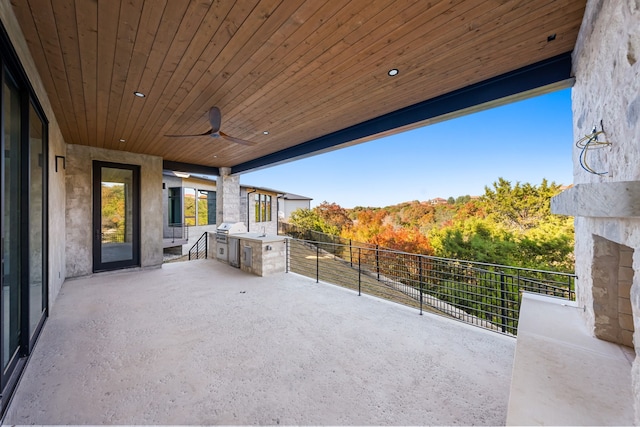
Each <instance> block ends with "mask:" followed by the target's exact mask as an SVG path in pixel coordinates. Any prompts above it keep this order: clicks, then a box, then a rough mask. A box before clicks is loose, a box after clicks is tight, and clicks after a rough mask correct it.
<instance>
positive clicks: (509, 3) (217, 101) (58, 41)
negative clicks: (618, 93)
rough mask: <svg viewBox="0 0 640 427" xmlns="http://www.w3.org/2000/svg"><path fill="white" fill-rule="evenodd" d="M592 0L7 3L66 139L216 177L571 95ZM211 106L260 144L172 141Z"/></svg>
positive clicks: (230, 127)
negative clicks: (543, 97) (550, 93)
mask: <svg viewBox="0 0 640 427" xmlns="http://www.w3.org/2000/svg"><path fill="white" fill-rule="evenodd" d="M585 3H586V2H585V0H555V1H552V0H531V1H528V2H521V1H517V0H501V1H486V2H464V1H456V2H450V1H434V2H413V1H406V2H405V1H401V2H398V1H397V0H383V1H379V2H374V3H373V4H372V3H371V2H364V1H351V2H347V3H331V2H317V1H314V0H300V1H296V2H282V3H281V2H277V1H271V0H254V1H250V0H241V1H236V2H222V3H217V2H214V3H212V2H208V1H205V2H173V1H171V2H143V1H133V2H131V1H125V0H120V1H110V2H69V3H68V2H49V1H42V0H29V1H17V0H14V1H12V2H11V5H12V7H13V11H14V12H15V15H16V17H17V22H18V23H19V25H20V27H21V29H22V32H23V33H24V36H25V38H26V41H27V44H28V46H29V50H30V51H31V54H32V56H33V59H34V62H35V65H36V67H37V69H38V72H39V74H40V75H41V76H42V79H43V84H44V87H45V89H46V91H47V93H48V95H49V98H50V99H51V103H52V108H53V110H54V112H55V115H56V118H57V121H58V123H59V125H60V129H61V132H62V134H63V136H64V139H65V141H66V142H67V143H69V144H81V145H88V146H92V147H100V148H106V149H111V150H122V151H129V152H133V153H140V154H148V155H154V156H160V157H162V158H163V159H164V161H165V162H166V163H165V165H174V166H176V167H180V168H182V169H183V170H186V171H196V170H206V171H207V173H208V174H211V173H212V172H215V171H216V168H222V167H224V168H230V170H231V172H232V173H242V172H246V171H250V170H253V169H256V168H262V167H266V166H269V165H272V164H276V163H281V162H286V161H290V160H292V159H297V158H301V157H305V156H309V155H312V154H315V153H319V152H323V151H327V150H331V149H336V148H340V147H343V146H348V145H352V144H356V143H360V142H364V141H367V140H370V139H373V138H377V137H380V136H383V135H388V134H392V133H397V132H400V131H403V130H406V129H409V128H411V127H416V126H421V125H425V124H429V123H433V122H435V121H438V120H443V119H447V118H450V117H455V116H456V115H459V114H464V113H468V112H472V111H476V110H477V109H480V108H488V107H490V106H492V105H498V104H500V103H504V102H510V101H513V100H515V99H519V98H520V97H523V96H527V95H529V96H531V95H534V94H536V93H541V92H544V91H546V90H553V89H555V88H559V87H566V86H568V85H571V83H572V80H571V52H572V50H573V48H574V46H575V43H576V39H577V34H578V30H579V28H580V24H581V22H582V17H583V14H584V8H585ZM392 69H395V70H397V73H396V74H395V75H391V74H393V73H391V74H389V73H388V72H389V71H390V70H392ZM134 93H139V94H140V95H145V96H144V97H138V96H135V95H134ZM212 106H217V107H219V108H220V110H221V112H222V121H221V127H220V130H221V131H223V132H224V133H226V134H228V135H231V136H233V137H236V138H241V139H244V140H248V141H252V142H254V143H255V144H254V145H242V144H237V143H234V142H232V141H228V140H225V139H224V138H215V139H214V138H210V137H208V136H207V135H204V136H195V137H189V138H172V137H167V135H185V134H203V133H207V130H208V129H209V128H210V127H211V126H210V124H209V120H208V112H209V109H210V108H211V107H212Z"/></svg>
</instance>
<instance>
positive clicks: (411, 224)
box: [289, 178, 574, 272]
mask: <svg viewBox="0 0 640 427" xmlns="http://www.w3.org/2000/svg"><path fill="white" fill-rule="evenodd" d="M560 191H561V186H560V185H558V184H556V183H554V182H551V183H549V182H547V180H546V179H543V180H542V183H541V184H540V185H532V184H529V183H525V184H521V183H519V182H517V183H516V184H515V185H512V183H511V182H510V181H507V180H505V179H503V178H499V179H498V181H497V182H494V183H493V184H492V186H491V187H485V192H484V194H483V195H482V196H481V197H479V198H471V197H469V196H461V197H458V198H457V199H454V198H453V197H450V198H449V199H448V200H447V203H440V204H433V203H432V202H420V201H417V200H416V201H412V202H405V203H400V204H398V205H394V206H387V207H384V208H377V207H376V208H373V207H356V208H353V209H346V208H343V207H341V206H339V205H337V204H336V203H328V202H326V201H325V202H323V203H322V204H320V205H319V206H316V207H315V208H313V209H298V210H296V211H294V212H293V213H292V214H291V218H290V219H289V222H290V223H292V224H294V225H296V226H298V227H303V228H307V229H310V230H315V231H320V232H323V233H327V234H332V235H336V236H340V237H342V238H345V239H350V240H352V241H355V242H363V243H370V244H376V245H379V246H380V247H383V248H389V249H395V250H400V251H404V252H411V253H418V254H425V255H433V256H437V257H443V258H455V259H464V260H469V261H477V262H486V263H492V264H503V265H512V266H518V267H524V268H532V269H540V270H552V271H559V272H573V270H574V257H573V244H574V228H573V218H571V217H567V216H560V215H554V214H552V213H551V210H550V200H551V197H553V196H555V195H556V194H558V193H559V192H560Z"/></svg>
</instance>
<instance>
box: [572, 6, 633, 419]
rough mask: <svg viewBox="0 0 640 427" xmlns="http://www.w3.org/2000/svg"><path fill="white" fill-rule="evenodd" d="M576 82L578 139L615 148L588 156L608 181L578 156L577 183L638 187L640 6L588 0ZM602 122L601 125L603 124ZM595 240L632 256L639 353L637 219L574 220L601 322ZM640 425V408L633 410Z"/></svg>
mask: <svg viewBox="0 0 640 427" xmlns="http://www.w3.org/2000/svg"><path fill="white" fill-rule="evenodd" d="M573 68H574V74H575V77H576V83H575V86H574V88H573V93H572V104H573V113H574V138H575V139H576V140H577V139H579V138H582V137H583V136H585V135H588V134H589V133H591V130H592V128H593V127H594V126H597V127H598V130H601V129H602V127H603V128H604V131H605V132H606V139H607V140H608V141H609V142H611V147H610V148H603V149H596V150H591V151H590V152H589V153H588V158H587V160H588V163H589V165H590V166H591V167H593V169H594V170H596V171H598V172H608V173H607V174H605V175H594V174H590V173H588V172H586V171H584V170H583V169H582V167H581V166H580V164H579V161H578V156H579V154H580V150H578V149H574V153H573V156H574V182H575V183H576V184H578V183H600V182H615V181H640V150H639V149H638V147H639V146H640V2H638V1H637V0H619V1H617V0H616V1H612V0H589V1H588V2H587V9H586V12H585V17H584V20H583V24H582V27H581V29H580V35H579V37H578V41H577V44H576V48H575V50H574V54H573ZM601 123H602V125H601ZM594 235H598V236H602V237H604V238H606V239H608V240H611V241H613V242H616V243H619V244H622V245H626V246H628V247H630V248H632V249H633V250H634V257H633V267H634V270H635V272H636V274H635V275H634V279H633V284H632V287H631V300H632V306H633V309H634V327H635V334H634V342H635V344H634V345H635V350H636V353H638V351H639V350H640V347H639V344H640V316H639V314H640V277H639V276H640V274H638V272H640V219H638V218H625V219H616V218H586V217H578V218H576V251H575V252H576V274H577V276H578V281H577V298H578V302H579V304H580V305H581V306H583V307H585V320H586V322H587V324H588V325H589V326H590V327H592V328H594V327H595V324H596V322H598V319H597V315H596V313H594V304H593V293H592V289H593V273H594V272H593V269H592V260H593V257H594V237H593V236H594ZM632 377H633V388H634V394H635V401H636V402H640V364H639V363H638V359H637V358H636V360H635V362H634V364H633V368H632ZM635 411H636V419H635V420H636V424H640V404H638V403H636V408H635Z"/></svg>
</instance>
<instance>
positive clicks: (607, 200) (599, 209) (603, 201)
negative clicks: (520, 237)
mask: <svg viewBox="0 0 640 427" xmlns="http://www.w3.org/2000/svg"><path fill="white" fill-rule="evenodd" d="M551 212H553V213H554V214H558V215H571V216H583V217H596V218H626V217H640V182H639V181H622V182H600V183H593V184H576V185H574V186H573V187H571V188H568V189H566V190H564V191H563V192H562V193H560V194H558V195H557V196H555V197H553V198H552V199H551Z"/></svg>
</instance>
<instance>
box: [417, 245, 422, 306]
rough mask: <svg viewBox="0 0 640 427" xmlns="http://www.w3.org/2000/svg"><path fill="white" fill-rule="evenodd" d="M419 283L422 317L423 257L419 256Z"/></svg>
mask: <svg viewBox="0 0 640 427" xmlns="http://www.w3.org/2000/svg"><path fill="white" fill-rule="evenodd" d="M418 281H419V283H420V316H422V257H421V256H420V255H418Z"/></svg>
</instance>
